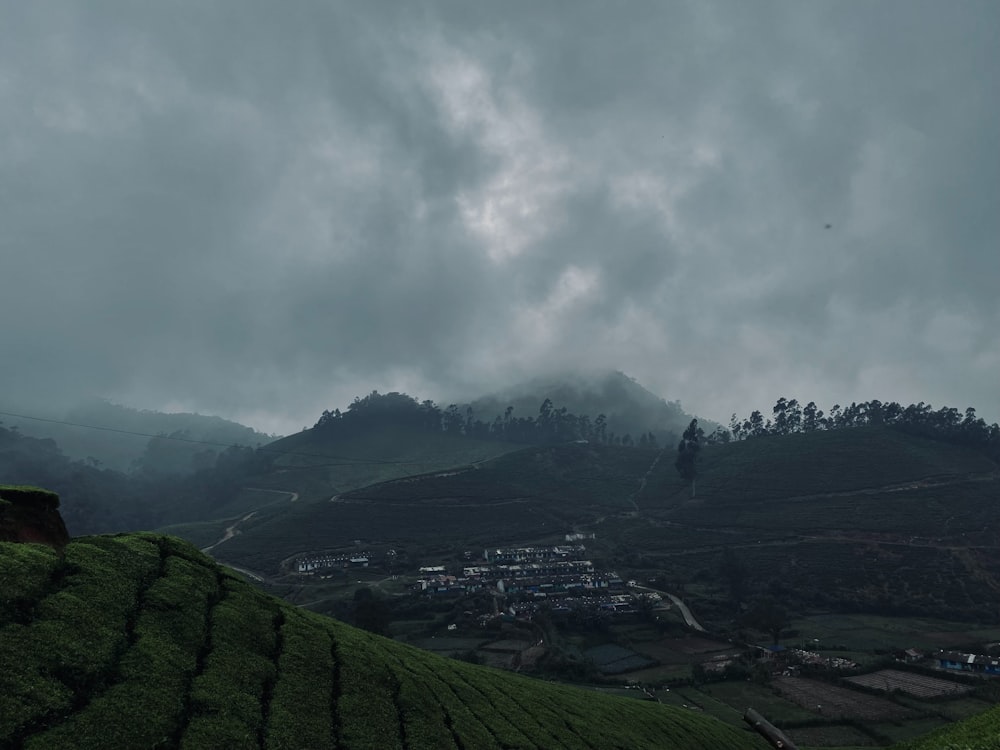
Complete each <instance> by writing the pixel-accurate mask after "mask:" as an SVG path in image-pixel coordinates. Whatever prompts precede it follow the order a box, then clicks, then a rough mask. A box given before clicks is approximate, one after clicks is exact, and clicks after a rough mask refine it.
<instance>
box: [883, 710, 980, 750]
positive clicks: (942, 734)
mask: <svg viewBox="0 0 1000 750" xmlns="http://www.w3.org/2000/svg"><path fill="white" fill-rule="evenodd" d="M897 750H1000V707H996V708H993V709H991V710H990V711H987V712H985V713H982V714H980V715H979V716H974V717H972V718H971V719H966V720H965V721H961V722H959V723H958V724H955V725H954V726H950V727H946V728H944V729H940V730H938V731H936V732H932V733H931V734H929V735H927V736H926V737H923V738H921V739H919V740H917V741H915V742H907V743H905V744H903V745H901V746H900V747H899V748H897Z"/></svg>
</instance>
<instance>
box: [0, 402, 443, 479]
mask: <svg viewBox="0 0 1000 750" xmlns="http://www.w3.org/2000/svg"><path fill="white" fill-rule="evenodd" d="M0 416H4V417H15V418H16V419H30V420H33V421H35V422H48V423H49V424H58V425H64V426H67V427H82V428H84V429H87V430H102V431H104V432H115V433H118V434H120V435H133V436H135V437H144V438H155V439H158V440H176V441H177V442H179V443H195V444H197V445H211V446H215V447H221V448H231V447H232V446H233V445H235V443H219V442H215V441H212V440H195V439H194V438H184V437H174V436H172V435H151V434H150V433H148V432H135V431H133V430H122V429H118V428H117V427H101V426H100V425H95V424H82V423H80V422H67V421H65V420H61V419H47V418H45V417H32V416H29V415H27V414H14V413H13V412H9V411H0ZM248 447H249V446H248ZM254 450H257V451H259V452H261V453H272V454H275V455H278V456H300V457H302V458H333V459H337V460H338V461H343V462H344V463H331V464H313V465H311V466H303V467H300V468H303V469H315V468H322V467H324V466H355V465H360V464H377V465H390V464H396V465H419V464H423V463H426V462H425V461H387V460H383V459H378V458H353V457H350V456H337V455H333V454H330V453H300V452H298V451H281V450H276V449H273V448H255V449H254ZM294 468H299V467H294Z"/></svg>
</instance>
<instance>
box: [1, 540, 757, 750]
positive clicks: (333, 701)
mask: <svg viewBox="0 0 1000 750" xmlns="http://www.w3.org/2000/svg"><path fill="white" fill-rule="evenodd" d="M0 590H2V591H3V598H2V599H0V635H2V638H3V645H4V647H3V649H0V746H3V747H18V748H21V747H23V748H25V749H26V750H41V749H42V748H94V749H95V750H97V749H100V750H105V749H106V748H138V747H161V748H176V747H191V748H195V747H197V748H205V747H218V748H227V749H228V748H237V749H238V748H265V749H266V750H270V749H271V748H275V749H278V748H282V749H284V748H313V749H314V750H320V749H322V748H340V749H341V750H352V749H360V748H366V749H367V748H371V749H373V750H374V749H377V750H391V749H392V748H408V749H412V750H418V749H422V748H434V749H435V750H436V749H437V748H443V749H446V748H455V749H456V750H457V749H459V748H477V749H478V748H483V749H484V750H488V749H489V748H497V749H499V748H602V749H604V748H628V749H630V750H632V749H635V748H672V749H675V750H684V749H685V748H690V749H691V750H695V749H697V750H701V748H705V747H712V748H715V749H716V750H752V749H754V748H761V749H762V748H764V747H766V744H765V743H764V742H763V740H761V739H760V738H759V737H757V736H756V735H755V734H753V733H752V732H751V731H749V730H742V731H741V730H738V729H735V728H733V727H730V726H728V725H726V724H724V723H723V722H721V721H720V720H718V719H715V718H712V717H711V716H708V715H706V714H703V713H700V712H695V711H692V710H690V709H686V708H678V707H672V706H665V705H661V704H658V703H654V702H650V701H643V700H638V699H630V698H619V697H612V696H606V695H601V694H599V693H596V692H592V691H585V690H580V689H576V688H570V687H564V686H560V685H555V684H552V683H548V682H542V681H535V680H531V679H529V678H525V677H521V676H518V675H515V674H511V673H506V672H498V671H496V670H492V669H489V668H486V667H479V666H474V665H471V664H466V663H464V662H459V661H456V660H451V659H447V658H444V657H441V656H436V655H433V654H430V653H428V652H425V651H420V650H417V649H415V648H412V647H409V646H405V645H402V644H399V643H396V642H394V641H391V640H387V639H385V638H381V637H379V636H374V635H371V634H369V633H365V632H363V631H360V630H356V629H354V628H352V627H349V626H347V625H344V624H342V623H340V622H337V621H335V620H332V619H328V618H325V617H322V616H319V615H315V614H313V613H310V612H307V611H304V610H301V609H297V608H295V607H292V606H290V605H288V604H285V603H283V602H281V601H280V600H278V599H275V598H273V597H271V596H268V595H265V594H263V593H261V592H260V591H258V590H256V589H254V588H253V587H251V586H250V585H248V584H247V583H245V582H244V581H243V580H242V579H240V578H239V577H238V576H236V575H235V574H234V573H232V572H230V571H228V570H226V569H224V568H221V567H219V566H217V565H216V564H215V563H214V562H212V561H211V560H210V559H209V558H208V557H206V556H205V555H203V554H201V553H200V552H198V551H197V550H195V549H194V548H193V547H191V546H190V545H188V544H186V543H184V542H181V541H180V540H178V539H176V538H172V537H166V536H158V535H152V534H131V535H118V536H103V537H85V538H80V539H76V540H74V541H72V542H71V543H70V544H69V545H68V546H67V547H66V548H65V556H61V555H59V554H58V553H56V552H55V551H54V550H53V549H51V548H49V547H46V546H43V545H37V544H18V543H12V542H0Z"/></svg>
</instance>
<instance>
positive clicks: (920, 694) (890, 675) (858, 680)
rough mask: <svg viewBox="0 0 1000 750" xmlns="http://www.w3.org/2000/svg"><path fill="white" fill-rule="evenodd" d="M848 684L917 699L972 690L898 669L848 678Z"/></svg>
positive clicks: (966, 686)
mask: <svg viewBox="0 0 1000 750" xmlns="http://www.w3.org/2000/svg"><path fill="white" fill-rule="evenodd" d="M847 682H850V683H853V684H855V685H861V686H862V687H866V688H873V689H875V690H881V691H883V692H886V693H888V692H891V691H893V690H899V691H900V692H903V693H907V694H909V695H912V696H915V697H917V698H936V697H938V696H940V695H960V694H962V693H967V692H969V691H970V690H971V689H972V688H971V687H969V686H968V685H960V684H959V683H957V682H952V681H951V680H942V679H941V678H939V677H927V676H925V675H922V674H913V673H911V672H901V671H899V670H898V669H882V670H879V671H878V672H872V673H871V674H863V675H859V676H857V677H848V678H847Z"/></svg>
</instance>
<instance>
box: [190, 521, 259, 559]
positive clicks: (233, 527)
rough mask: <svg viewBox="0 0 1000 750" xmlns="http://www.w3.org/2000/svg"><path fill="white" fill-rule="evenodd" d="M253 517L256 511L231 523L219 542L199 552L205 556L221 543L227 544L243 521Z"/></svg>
mask: <svg viewBox="0 0 1000 750" xmlns="http://www.w3.org/2000/svg"><path fill="white" fill-rule="evenodd" d="M255 515H257V511H255V510H252V511H250V512H249V513H247V514H246V515H245V516H243V518H241V519H240V520H238V521H236V522H235V523H233V524H232V525H231V526H227V527H226V533H225V534H223V535H222V538H221V539H220V540H219V541H217V542H216V543H215V544H210V545H208V546H207V547H202V548H201V551H202V552H204V553H205V554H206V555H207V554H208V553H209V552H211V551H212V550H213V549H215V548H216V547H218V546H219V545H220V544H222V543H223V542H228V541H229V540H230V539H232V538H233V537H234V536H236V535H237V534H238V533H239V531H238V530H237V527H238V526H239V525H240V524H241V523H243V522H244V521H249V520H250V519H251V518H253V517H254V516H255Z"/></svg>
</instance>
